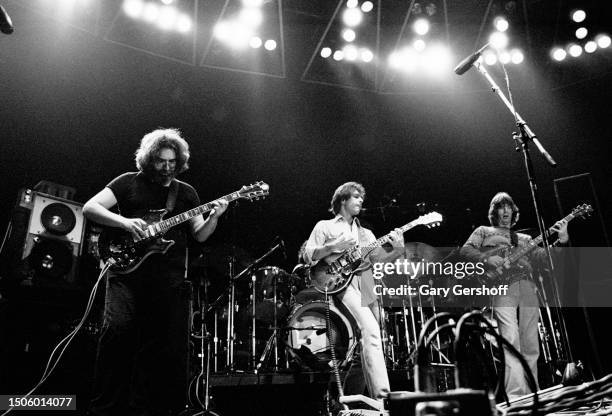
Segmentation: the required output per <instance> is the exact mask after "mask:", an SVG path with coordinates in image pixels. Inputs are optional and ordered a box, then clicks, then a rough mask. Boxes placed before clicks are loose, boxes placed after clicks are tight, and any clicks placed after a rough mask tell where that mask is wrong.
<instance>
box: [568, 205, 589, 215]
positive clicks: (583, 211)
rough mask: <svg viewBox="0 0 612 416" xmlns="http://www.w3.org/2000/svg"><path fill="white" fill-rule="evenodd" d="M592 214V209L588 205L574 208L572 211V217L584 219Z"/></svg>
mask: <svg viewBox="0 0 612 416" xmlns="http://www.w3.org/2000/svg"><path fill="white" fill-rule="evenodd" d="M592 212H593V207H592V206H591V205H589V204H582V205H578V206H577V207H576V208H574V209H573V210H572V215H573V216H574V217H581V218H585V217H588V216H590V215H591V213H592Z"/></svg>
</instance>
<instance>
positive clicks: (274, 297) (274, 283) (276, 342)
mask: <svg viewBox="0 0 612 416" xmlns="http://www.w3.org/2000/svg"><path fill="white" fill-rule="evenodd" d="M278 276H279V274H278V273H277V274H275V275H274V281H273V283H272V287H273V292H274V296H273V299H274V331H273V332H272V337H273V338H274V367H273V368H272V370H273V371H274V372H275V373H276V372H277V371H278V291H277V283H278Z"/></svg>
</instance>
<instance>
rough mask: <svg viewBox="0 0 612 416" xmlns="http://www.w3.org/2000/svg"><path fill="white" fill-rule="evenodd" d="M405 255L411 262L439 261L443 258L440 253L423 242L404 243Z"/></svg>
mask: <svg viewBox="0 0 612 416" xmlns="http://www.w3.org/2000/svg"><path fill="white" fill-rule="evenodd" d="M404 253H405V254H404V255H405V257H406V259H408V260H409V261H414V262H417V261H421V260H426V261H438V260H440V259H441V258H442V255H441V254H440V252H439V251H438V250H437V249H436V248H434V247H432V246H430V245H428V244H425V243H421V242H418V241H417V242H406V243H404Z"/></svg>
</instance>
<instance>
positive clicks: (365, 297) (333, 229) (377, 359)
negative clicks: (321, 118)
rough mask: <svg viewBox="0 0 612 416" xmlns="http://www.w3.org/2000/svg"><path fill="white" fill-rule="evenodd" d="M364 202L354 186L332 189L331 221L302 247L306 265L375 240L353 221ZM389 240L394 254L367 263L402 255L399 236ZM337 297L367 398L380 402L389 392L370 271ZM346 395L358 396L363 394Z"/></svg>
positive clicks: (379, 255)
mask: <svg viewBox="0 0 612 416" xmlns="http://www.w3.org/2000/svg"><path fill="white" fill-rule="evenodd" d="M364 198H365V189H364V188H363V186H362V185H361V184H359V183H356V182H347V183H345V184H343V185H341V186H339V187H338V188H337V189H336V191H335V192H334V195H333V197H332V200H331V208H330V211H331V212H332V213H333V214H334V215H335V217H334V218H333V219H330V220H324V221H319V222H318V223H317V224H316V225H315V227H314V229H313V230H312V233H311V234H310V238H309V239H308V242H307V243H306V251H305V258H306V261H307V262H308V263H309V264H314V263H316V262H317V261H319V260H323V261H324V260H325V259H326V258H328V257H329V256H334V254H336V253H342V252H344V251H346V250H348V249H351V248H353V247H354V246H356V245H357V246H360V247H361V246H366V245H368V244H369V243H372V242H373V241H375V240H376V237H374V234H373V233H372V231H370V230H368V229H367V228H364V227H362V226H361V225H360V223H359V220H358V219H357V216H358V215H359V213H360V211H361V206H362V204H363V201H364ZM390 239H391V240H392V241H393V246H394V247H396V248H397V250H393V251H392V252H391V253H386V252H385V250H384V249H379V250H375V251H374V252H372V254H371V256H370V257H371V258H370V259H369V260H370V262H371V263H374V262H376V261H384V260H387V261H393V260H391V257H392V256H394V255H395V257H399V255H401V254H403V247H404V237H403V235H402V234H401V233H400V232H398V231H394V232H392V233H391V234H390ZM398 253H399V254H398ZM372 257H375V258H372ZM384 257H388V258H387V259H384ZM338 297H339V298H340V300H341V301H342V303H343V304H344V305H345V306H346V307H347V309H348V310H349V312H350V313H351V314H352V315H353V317H354V318H355V321H356V322H357V325H358V326H359V330H360V332H361V364H362V365H363V376H365V384H366V385H367V388H368V391H369V394H370V396H372V397H373V398H375V399H379V400H382V399H383V398H384V397H386V395H387V393H388V392H389V377H388V374H387V368H386V364H385V357H384V354H383V349H382V340H381V334H380V326H379V322H380V313H379V307H378V299H377V297H376V295H375V293H374V278H373V276H372V273H371V271H370V270H366V271H364V272H362V273H360V274H357V275H355V276H354V277H353V278H352V280H351V282H350V284H349V285H348V286H347V288H346V289H345V290H344V291H343V292H341V293H339V294H338ZM353 363H354V364H356V365H360V364H359V363H357V362H356V360H353ZM349 374H355V371H354V369H351V370H349ZM350 383H352V384H353V385H354V384H355V380H346V381H345V386H346V385H347V384H350ZM356 384H357V385H358V384H359V383H358V382H357V383H356ZM346 393H350V394H362V393H363V391H351V392H346Z"/></svg>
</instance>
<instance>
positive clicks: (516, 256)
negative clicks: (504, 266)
mask: <svg viewBox="0 0 612 416" xmlns="http://www.w3.org/2000/svg"><path fill="white" fill-rule="evenodd" d="M580 212H582V211H572V212H571V213H570V214H569V215H567V216H565V217H563V219H562V221H568V222H569V221H571V220H573V219H574V218H576V217H577V216H578V214H579V213H580ZM554 233H555V231H553V229H552V227H550V228H549V229H548V230H546V234H547V235H548V236H549V237H550V236H551V235H553V234H554ZM543 240H544V236H543V235H542V234H540V235H539V236H537V237H536V238H534V239H533V240H531V241H530V242H529V243H528V244H527V245H526V246H524V247H522V248H520V249H519V250H517V251H515V252H514V253H512V254H511V255H510V256H508V258H507V259H506V260H507V261H508V262H510V263H513V262H515V261H517V260H518V259H520V258H521V257H523V256H524V255H526V254H527V253H529V252H530V251H531V250H533V249H535V248H536V247H538V246H539V245H540V243H541V242H542V241H543Z"/></svg>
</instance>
